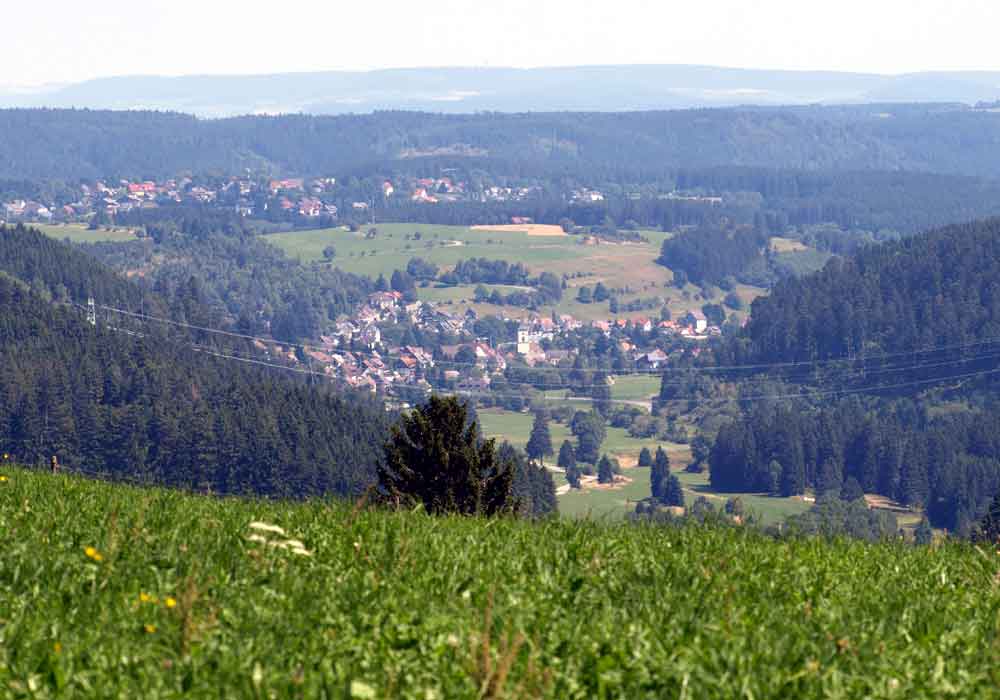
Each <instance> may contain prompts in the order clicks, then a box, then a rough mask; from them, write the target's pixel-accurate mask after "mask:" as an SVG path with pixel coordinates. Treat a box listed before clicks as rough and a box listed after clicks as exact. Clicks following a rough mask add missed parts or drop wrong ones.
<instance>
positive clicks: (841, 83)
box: [0, 65, 1000, 117]
mask: <svg viewBox="0 0 1000 700" xmlns="http://www.w3.org/2000/svg"><path fill="white" fill-rule="evenodd" d="M998 98H1000V72H927V73H912V74H904V75H878V74H872V73H840V72H830V71H779V70H757V69H741V68H721V67H714V66H686V65H617V66H570V67H559V68H530V69H518V68H462V67H454V68H400V69H388V70H375V71H367V72H362V71H327V72H314V73H285V74H273V75H245V76H219V75H195V76H182V77H160V76H122V77H109V78H100V79H96V80H90V81H86V82H82V83H77V84H71V85H65V86H58V87H52V88H39V89H36V90H33V91H30V92H24V91H19V92H15V91H9V92H7V93H6V94H4V93H2V92H0V106H7V107H87V108H91V109H154V110H171V111H181V112H189V113H192V114H198V115H200V116H207V117H226V116H233V115H238V114H260V113H268V114H289V113H307V114H346V113H365V112H371V111H374V110H384V109H407V110H420V111H432V112H450V113H471V112H477V111H502V112H524V111H561V110H574V111H601V112H609V111H623V110H649V109H677V108H689V107H723V106H734V105H772V106H773V105H793V104H800V105H801V104H813V103H827V104H831V103H872V102H962V103H966V104H970V105H971V104H975V103H977V102H981V101H990V100H996V99H998Z"/></svg>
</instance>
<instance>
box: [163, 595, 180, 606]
mask: <svg viewBox="0 0 1000 700" xmlns="http://www.w3.org/2000/svg"><path fill="white" fill-rule="evenodd" d="M163 604H164V605H166V606H167V607H168V608H174V607H177V601H176V600H174V599H173V598H171V597H170V596H167V599H166V600H164V601H163Z"/></svg>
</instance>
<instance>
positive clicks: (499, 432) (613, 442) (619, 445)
mask: <svg viewBox="0 0 1000 700" xmlns="http://www.w3.org/2000/svg"><path fill="white" fill-rule="evenodd" d="M574 405H577V404H574ZM579 408H580V409H581V410H588V409H589V406H588V405H587V404H586V403H581V404H579ZM533 420H534V416H533V415H532V414H531V413H513V412H511V411H504V410H501V409H480V410H479V422H480V424H481V425H482V429H483V434H484V435H485V436H486V437H495V438H498V439H500V440H507V441H509V442H510V443H511V444H512V445H514V446H515V447H520V448H523V447H524V446H525V445H526V444H528V437H529V436H530V435H531V424H532V422H533ZM549 432H550V434H551V435H552V444H553V445H554V446H555V448H556V450H558V449H559V446H560V445H561V444H562V442H563V440H570V441H572V440H574V438H573V436H572V435H571V434H570V432H569V428H568V426H565V425H563V424H560V423H556V422H555V421H552V422H550V423H549ZM607 433H608V434H607V439H605V441H604V444H603V445H602V446H601V449H602V451H604V452H607V453H608V454H609V455H611V456H613V457H618V458H619V459H622V460H623V461H626V462H627V461H629V460H630V459H632V460H634V459H636V458H638V456H639V452H641V451H642V448H643V447H648V448H650V449H651V450H654V451H655V450H656V448H657V447H658V446H659V445H663V447H664V449H668V448H669V449H673V450H674V451H675V454H676V455H677V456H678V458H680V457H681V456H682V455H686V456H684V459H685V460H686V461H685V462H684V464H687V463H688V462H689V461H690V451H689V450H688V449H687V448H686V447H681V446H679V445H678V446H671V443H667V442H658V441H656V440H652V439H650V440H640V439H636V438H633V437H630V436H629V434H628V431H626V430H625V429H624V428H611V427H609V428H608V429H607Z"/></svg>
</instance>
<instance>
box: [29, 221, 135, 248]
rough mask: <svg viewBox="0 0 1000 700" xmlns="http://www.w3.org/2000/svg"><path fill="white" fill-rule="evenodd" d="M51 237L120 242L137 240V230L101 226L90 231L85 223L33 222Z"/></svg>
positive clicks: (86, 241) (87, 241)
mask: <svg viewBox="0 0 1000 700" xmlns="http://www.w3.org/2000/svg"><path fill="white" fill-rule="evenodd" d="M31 226H32V228H37V229H38V230H39V231H41V232H42V233H44V234H45V235H46V236H49V237H50V238H56V239H58V240H60V241H62V240H65V239H67V238H68V239H69V241H70V243H106V242H111V243H119V242H122V241H134V240H136V237H135V231H133V230H132V229H127V228H117V227H115V228H110V229H108V228H100V229H98V230H96V231H90V230H89V229H88V228H87V227H86V226H84V225H83V224H32V225H31Z"/></svg>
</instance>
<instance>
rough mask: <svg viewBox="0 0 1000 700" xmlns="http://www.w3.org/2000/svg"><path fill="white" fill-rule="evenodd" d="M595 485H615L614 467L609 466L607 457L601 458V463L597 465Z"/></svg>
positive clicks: (609, 461) (609, 462)
mask: <svg viewBox="0 0 1000 700" xmlns="http://www.w3.org/2000/svg"><path fill="white" fill-rule="evenodd" d="M597 483H599V484H613V483H615V470H614V466H613V465H612V464H611V460H610V459H608V456H607V455H604V456H603V457H601V461H600V462H598V463H597Z"/></svg>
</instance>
